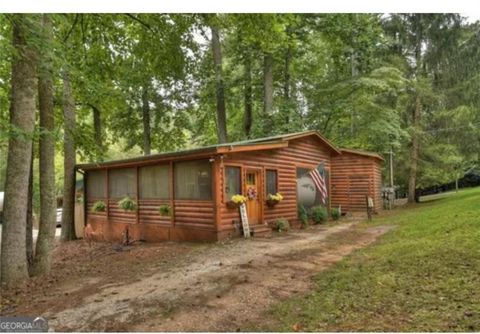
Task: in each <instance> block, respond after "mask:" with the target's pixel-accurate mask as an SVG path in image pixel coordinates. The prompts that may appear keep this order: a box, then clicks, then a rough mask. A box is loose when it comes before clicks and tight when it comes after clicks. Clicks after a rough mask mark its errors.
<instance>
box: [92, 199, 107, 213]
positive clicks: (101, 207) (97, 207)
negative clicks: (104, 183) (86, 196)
mask: <svg viewBox="0 0 480 334" xmlns="http://www.w3.org/2000/svg"><path fill="white" fill-rule="evenodd" d="M106 209H107V206H106V205H105V202H104V201H97V202H95V203H93V206H92V212H105V210H106Z"/></svg>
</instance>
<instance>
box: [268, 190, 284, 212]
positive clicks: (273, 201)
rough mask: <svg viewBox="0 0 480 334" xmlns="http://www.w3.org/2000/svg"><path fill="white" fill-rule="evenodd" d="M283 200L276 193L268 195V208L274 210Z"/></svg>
mask: <svg viewBox="0 0 480 334" xmlns="http://www.w3.org/2000/svg"><path fill="white" fill-rule="evenodd" d="M282 200H283V196H282V194H280V193H276V194H275V195H272V194H268V195H267V206H268V207H269V208H273V207H274V206H275V205H277V204H278V203H280V202H281V201H282Z"/></svg>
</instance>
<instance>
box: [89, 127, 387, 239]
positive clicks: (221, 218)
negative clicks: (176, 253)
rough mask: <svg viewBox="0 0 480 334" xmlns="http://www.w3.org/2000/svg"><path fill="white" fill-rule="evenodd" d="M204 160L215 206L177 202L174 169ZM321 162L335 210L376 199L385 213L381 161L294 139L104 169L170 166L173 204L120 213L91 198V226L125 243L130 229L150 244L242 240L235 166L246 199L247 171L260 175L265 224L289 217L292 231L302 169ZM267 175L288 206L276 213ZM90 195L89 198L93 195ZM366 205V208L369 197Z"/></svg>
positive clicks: (148, 204) (144, 204) (154, 202)
mask: <svg viewBox="0 0 480 334" xmlns="http://www.w3.org/2000/svg"><path fill="white" fill-rule="evenodd" d="M287 144H288V145H287ZM222 152H223V151H222ZM200 159H210V162H211V165H212V200H176V199H174V198H175V196H174V191H175V187H174V179H173V175H174V173H173V168H174V163H175V162H176V161H186V160H200ZM321 162H323V163H324V165H325V168H326V169H327V171H328V172H329V179H328V181H329V184H328V187H329V202H328V203H327V207H328V208H329V209H330V207H337V206H339V205H342V208H344V209H346V210H347V211H348V210H350V211H358V210H364V207H362V204H361V203H360V202H358V203H360V204H358V203H357V204H355V203H353V202H352V198H353V199H355V198H356V199H357V200H358V198H362V196H364V195H365V194H369V196H371V197H373V199H374V205H375V209H376V210H380V209H381V205H382V201H381V197H380V196H381V193H380V191H381V182H382V178H381V170H382V168H381V161H380V160H379V159H376V158H373V157H367V156H362V155H359V154H351V153H342V154H341V155H340V154H339V152H338V151H335V150H332V149H331V148H330V147H329V146H328V145H326V144H325V143H324V142H323V141H322V140H321V139H319V138H318V137H316V136H306V137H300V138H294V139H290V140H289V141H288V143H285V145H277V146H272V147H263V148H262V149H261V150H254V151H238V152H224V153H217V154H209V155H205V154H203V155H189V156H181V157H175V158H165V159H160V160H158V161H155V162H146V163H142V162H137V163H132V162H129V163H127V164H122V163H118V164H115V165H110V166H104V167H95V168H94V169H96V170H98V169H102V170H105V171H106V172H107V171H108V170H112V169H114V168H123V167H125V166H127V165H128V166H130V167H136V169H137V171H138V168H139V167H141V166H145V165H155V164H168V165H169V166H170V173H169V175H170V196H169V197H170V198H169V199H139V198H137V206H138V208H137V211H135V212H124V211H123V210H121V209H119V208H118V199H108V198H107V195H108V194H107V193H106V194H105V197H103V198H88V197H87V196H85V216H86V222H87V223H91V224H92V225H93V226H94V229H95V230H97V229H99V230H101V231H102V233H103V238H104V239H105V240H120V239H121V238H122V233H123V232H124V231H125V229H126V228H128V229H129V233H130V235H131V236H132V238H133V239H142V240H147V241H162V240H203V241H214V240H221V239H225V238H229V237H234V236H236V235H240V232H241V231H240V226H241V224H240V214H239V210H238V209H228V208H227V206H226V202H227V201H228V200H229V199H228V198H226V195H225V168H226V167H228V166H235V167H240V168H241V187H242V193H243V194H246V189H245V183H246V182H245V178H246V173H247V170H248V169H256V170H259V171H260V174H261V180H260V184H259V189H260V190H259V197H260V201H261V206H260V221H259V223H260V224H263V223H267V224H269V225H270V226H272V225H273V224H274V222H275V220H276V219H277V218H282V217H283V218H286V219H288V220H289V221H290V223H291V224H292V225H294V226H295V225H297V226H298V225H299V221H298V217H297V168H307V169H312V168H314V167H316V166H317V165H318V164H319V163H321ZM267 170H275V171H276V172H277V191H278V192H280V193H281V194H282V195H283V196H284V200H283V201H281V202H280V203H278V204H277V205H276V206H274V207H273V208H270V207H268V206H267V205H266V204H265V200H266V195H267V194H266V171H267ZM137 174H138V172H137ZM84 177H85V178H88V170H85V176H84ZM136 180H137V181H136V182H137V185H136V186H138V177H137V178H136ZM108 182H109V180H108V172H107V173H106V177H105V189H108ZM85 184H86V182H85ZM351 184H354V185H355V187H357V190H355V191H351V190H352V189H351ZM85 190H86V194H85V195H87V193H88V189H85ZM137 193H138V189H137ZM355 196H357V197H355ZM98 200H102V201H104V202H105V203H106V204H107V210H106V212H98V213H97V212H92V206H93V204H94V203H95V202H96V201H98ZM362 203H363V205H364V197H363V202H362ZM163 204H168V205H170V207H171V208H172V213H171V215H170V216H161V215H160V213H159V212H158V208H159V206H160V205H163Z"/></svg>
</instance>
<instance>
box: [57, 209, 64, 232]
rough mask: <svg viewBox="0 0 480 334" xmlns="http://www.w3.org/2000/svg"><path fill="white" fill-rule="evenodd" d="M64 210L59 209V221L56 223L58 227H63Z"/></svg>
mask: <svg viewBox="0 0 480 334" xmlns="http://www.w3.org/2000/svg"><path fill="white" fill-rule="evenodd" d="M62 212H63V210H62V208H57V221H56V226H57V227H60V226H62Z"/></svg>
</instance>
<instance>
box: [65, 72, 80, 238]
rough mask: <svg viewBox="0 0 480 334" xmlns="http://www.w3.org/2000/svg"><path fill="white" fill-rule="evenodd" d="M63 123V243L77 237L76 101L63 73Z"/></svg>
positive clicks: (66, 75)
mask: <svg viewBox="0 0 480 334" xmlns="http://www.w3.org/2000/svg"><path fill="white" fill-rule="evenodd" d="M63 122H64V143H63V150H64V160H63V171H64V181H63V209H62V234H61V240H62V241H69V240H74V239H75V238H76V235H75V221H74V213H75V160H76V157H75V138H74V134H75V101H74V98H73V92H72V87H71V84H70V77H69V73H68V72H67V70H64V72H63Z"/></svg>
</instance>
